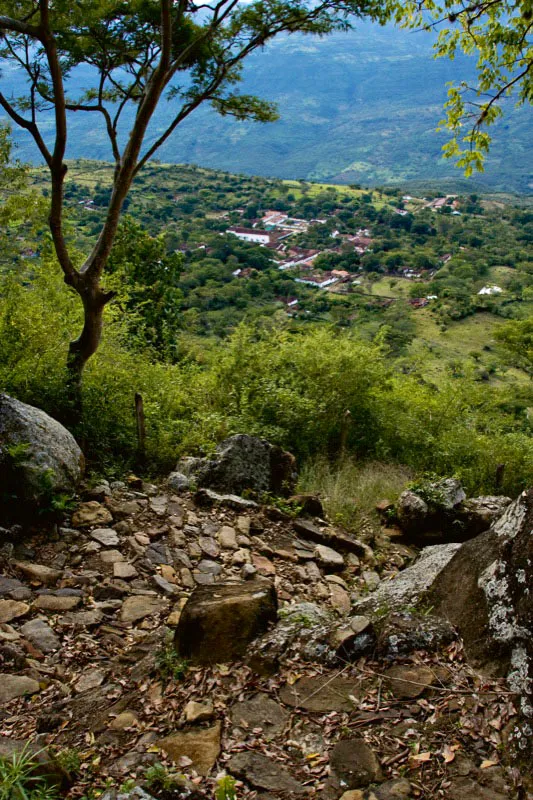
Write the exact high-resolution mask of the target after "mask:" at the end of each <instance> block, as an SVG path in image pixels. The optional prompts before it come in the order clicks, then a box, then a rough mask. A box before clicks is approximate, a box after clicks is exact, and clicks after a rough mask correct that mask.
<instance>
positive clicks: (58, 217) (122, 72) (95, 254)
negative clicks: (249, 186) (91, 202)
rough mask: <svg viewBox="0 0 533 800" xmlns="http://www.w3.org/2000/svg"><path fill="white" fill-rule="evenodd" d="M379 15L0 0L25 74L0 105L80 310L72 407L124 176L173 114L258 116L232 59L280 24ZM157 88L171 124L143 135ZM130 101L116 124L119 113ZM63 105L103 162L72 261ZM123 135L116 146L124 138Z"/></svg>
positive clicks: (268, 2)
mask: <svg viewBox="0 0 533 800" xmlns="http://www.w3.org/2000/svg"><path fill="white" fill-rule="evenodd" d="M363 16H364V17H368V18H370V19H372V20H377V21H380V22H383V21H385V17H386V13H385V9H384V6H383V3H381V2H379V1H378V0H253V2H251V3H249V4H248V3H247V4H244V3H240V2H239V0H214V2H213V4H209V3H198V4H195V3H193V2H191V0H130V1H129V2H125V1H124V0H78V2H76V3H72V2H70V0H54V2H53V3H51V2H50V0H4V2H2V13H1V14H0V37H1V45H2V46H1V49H0V58H1V59H3V60H4V62H8V63H9V66H11V67H13V66H16V67H18V68H21V69H23V70H24V71H25V73H26V76H27V91H26V94H25V96H24V97H19V98H15V97H10V96H8V95H7V94H6V93H4V92H0V105H1V107H2V108H3V109H4V111H5V112H6V113H7V114H8V115H9V116H10V118H11V120H12V121H13V122H14V123H15V124H16V125H18V126H19V127H21V128H23V129H25V130H27V131H28V133H30V134H31V136H32V137H33V139H34V140H35V143H36V144H37V147H38V148H39V151H40V153H41V155H42V157H43V159H44V161H45V162H46V165H47V166H48V169H49V173H50V188H51V191H50V215H49V226H50V231H51V234H52V239H53V243H54V247H55V252H56V254H57V259H58V262H59V264H60V267H61V269H62V271H63V275H64V279H65V282H66V284H67V285H68V286H70V287H72V289H73V290H74V291H75V292H77V293H78V295H79V297H80V299H81V302H82V304H83V310H84V324H83V329H82V331H81V334H80V335H79V337H78V338H77V339H75V340H74V341H72V342H71V343H70V347H69V353H68V370H69V386H70V388H71V391H72V399H73V402H75V404H76V407H77V408H78V409H79V403H80V398H81V377H82V372H83V369H84V366H85V364H86V363H87V361H88V359H89V358H90V357H91V356H92V355H93V354H94V353H95V352H96V350H97V348H98V345H99V342H100V338H101V334H102V322H103V312H104V308H105V306H106V304H107V303H109V301H110V300H111V299H112V297H113V292H112V291H111V290H109V289H106V287H105V285H103V284H102V277H103V274H104V271H105V268H106V265H107V263H108V260H109V256H110V253H111V249H112V247H113V243H114V240H115V236H116V234H117V229H118V225H119V218H120V214H121V210H122V208H123V204H124V201H125V199H126V197H127V194H128V191H129V189H130V187H131V184H132V181H133V180H134V178H135V176H136V175H137V174H138V173H139V171H140V170H141V169H142V168H143V167H144V166H145V164H146V163H147V162H148V161H149V160H150V159H151V158H152V157H153V156H154V155H155V153H156V152H157V150H158V148H159V147H160V146H161V145H162V144H163V143H164V142H165V141H166V140H167V139H168V137H169V136H171V135H172V134H173V132H174V131H175V130H176V128H177V127H178V126H179V125H180V123H181V122H182V121H183V120H184V119H186V118H187V117H188V116H189V115H190V114H192V113H193V112H194V111H195V109H197V108H198V107H199V106H200V105H202V104H203V103H205V102H210V103H211V104H212V105H213V106H214V107H215V109H216V110H217V111H218V112H219V113H221V114H231V115H233V116H235V117H237V118H238V119H252V120H258V121H262V122H265V121H269V120H272V119H275V117H276V113H275V108H274V107H273V106H272V104H270V103H266V102H263V101H261V100H259V99H258V98H256V97H253V96H246V95H241V94H238V93H237V92H235V91H234V87H235V84H236V83H238V81H239V79H240V70H241V65H242V63H243V61H244V60H245V59H246V57H247V56H249V55H250V54H251V53H252V52H254V51H256V50H258V49H260V48H262V47H263V46H264V45H265V44H266V43H267V42H268V41H269V40H270V39H272V38H274V37H275V36H277V35H279V34H282V33H287V34H290V33H294V32H297V31H299V32H303V33H310V34H327V33H330V32H332V31H334V30H339V29H345V28H348V27H349V26H350V24H351V20H353V19H354V17H363ZM80 65H89V66H90V67H92V68H93V69H94V70H95V72H96V74H97V78H98V80H97V88H95V89H91V90H89V91H87V92H85V93H83V94H82V95H78V96H71V95H70V90H69V91H67V88H66V80H67V79H68V78H69V76H72V75H73V73H74V71H75V69H76V67H78V66H80ZM164 96H166V97H167V98H168V99H169V100H170V102H171V103H172V105H173V115H172V119H171V122H170V123H169V124H168V126H167V127H166V129H165V130H163V131H162V132H158V134H156V136H155V138H153V139H151V140H150V139H149V137H148V136H147V134H148V132H149V124H150V121H151V119H152V117H153V114H154V112H155V110H156V108H157V106H158V104H159V103H160V102H161V100H162V98H163V97H164ZM130 105H134V106H135V107H136V112H135V116H134V120H133V123H132V125H131V127H130V129H129V130H128V131H124V130H123V124H124V123H123V121H124V111H125V109H126V108H127V107H128V106H130ZM50 106H52V107H53V110H54V117H55V130H54V138H53V144H52V146H51V147H49V146H48V145H47V143H46V141H45V137H44V136H43V132H42V130H41V128H40V125H39V111H40V110H42V109H43V108H46V107H50ZM69 112H76V113H86V114H89V115H93V116H94V117H98V118H99V119H100V120H101V121H102V122H103V125H104V127H105V130H106V132H107V136H108V138H109V143H110V146H111V150H112V154H113V159H114V163H115V171H114V179H113V186H112V191H111V195H110V198H109V201H108V205H107V212H106V215H105V220H104V222H103V225H102V228H101V230H100V234H99V236H98V239H97V242H96V244H95V245H94V247H93V249H92V251H91V252H90V253H89V254H88V256H87V258H86V259H85V262H84V263H83V264H82V265H81V266H79V267H78V266H77V265H76V264H75V260H74V257H73V254H72V251H71V248H70V247H69V243H68V241H67V238H66V236H65V227H64V221H63V217H64V213H63V212H64V182H65V176H66V173H67V165H66V163H65V153H66V147H67V140H68V134H69ZM124 142H125V143H124Z"/></svg>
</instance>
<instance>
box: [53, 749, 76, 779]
mask: <svg viewBox="0 0 533 800" xmlns="http://www.w3.org/2000/svg"><path fill="white" fill-rule="evenodd" d="M55 760H56V761H57V763H58V764H59V766H60V767H61V769H63V770H65V772H66V773H67V775H76V773H78V772H79V771H80V767H81V758H80V754H79V752H78V751H77V750H76V749H75V748H73V747H69V748H67V749H66V750H61V751H60V752H59V753H57V755H56V756H55Z"/></svg>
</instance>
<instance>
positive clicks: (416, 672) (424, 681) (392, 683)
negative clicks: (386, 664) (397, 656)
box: [385, 665, 436, 699]
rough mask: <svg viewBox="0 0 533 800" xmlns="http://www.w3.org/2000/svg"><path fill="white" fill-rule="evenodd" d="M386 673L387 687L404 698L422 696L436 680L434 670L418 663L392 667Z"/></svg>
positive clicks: (395, 694)
mask: <svg viewBox="0 0 533 800" xmlns="http://www.w3.org/2000/svg"><path fill="white" fill-rule="evenodd" d="M385 675H386V676H387V679H386V685H387V688H388V689H390V691H391V692H392V693H393V695H394V696H395V697H400V698H403V699H410V698H412V699H414V698H415V697H420V695H421V694H423V693H424V692H425V690H426V689H427V688H428V687H429V686H431V685H432V684H433V683H435V681H436V676H435V675H434V673H433V671H432V670H430V669H428V667H423V666H417V665H409V666H402V665H398V666H395V667H391V668H390V669H388V670H387V671H386V673H385Z"/></svg>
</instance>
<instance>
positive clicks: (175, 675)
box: [157, 639, 189, 681]
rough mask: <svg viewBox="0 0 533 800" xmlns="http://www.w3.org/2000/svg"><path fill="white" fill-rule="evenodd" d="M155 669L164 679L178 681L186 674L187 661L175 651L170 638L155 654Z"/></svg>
mask: <svg viewBox="0 0 533 800" xmlns="http://www.w3.org/2000/svg"><path fill="white" fill-rule="evenodd" d="M157 669H158V670H159V674H160V675H161V677H162V678H163V680H165V681H169V680H175V681H180V680H181V679H182V678H183V677H185V675H186V674H187V670H188V669H189V663H188V661H186V660H185V659H183V658H181V657H180V656H179V655H178V654H177V653H176V650H175V649H174V645H173V643H172V639H168V640H167V641H166V642H165V644H164V645H163V647H162V648H161V650H160V651H159V653H158V654H157Z"/></svg>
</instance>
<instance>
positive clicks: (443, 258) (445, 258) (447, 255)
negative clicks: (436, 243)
mask: <svg viewBox="0 0 533 800" xmlns="http://www.w3.org/2000/svg"><path fill="white" fill-rule="evenodd" d="M451 257H452V254H451V253H445V254H444V255H443V256H441V257H440V258H439V261H440V262H441V263H442V264H447V263H448V261H449V260H450V259H451Z"/></svg>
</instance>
